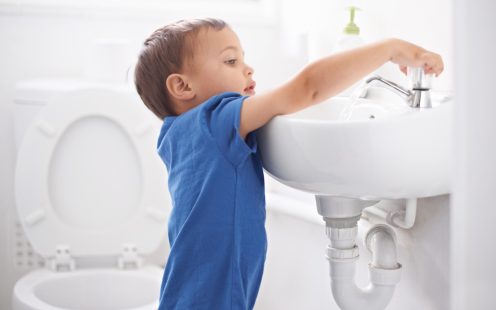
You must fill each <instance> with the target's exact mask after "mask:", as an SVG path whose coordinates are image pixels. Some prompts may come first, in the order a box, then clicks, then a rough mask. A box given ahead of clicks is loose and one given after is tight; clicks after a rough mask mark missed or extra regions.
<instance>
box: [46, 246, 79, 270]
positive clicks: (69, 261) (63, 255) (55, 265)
mask: <svg viewBox="0 0 496 310" xmlns="http://www.w3.org/2000/svg"><path fill="white" fill-rule="evenodd" d="M50 266H51V268H52V270H53V271H72V270H74V268H75V266H76V264H75V262H74V259H73V258H72V256H71V251H70V247H69V246H68V245H65V244H61V245H57V246H56V247H55V257H54V258H53V259H52V261H51V264H50Z"/></svg>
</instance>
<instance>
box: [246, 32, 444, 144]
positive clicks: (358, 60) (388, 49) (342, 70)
mask: <svg viewBox="0 0 496 310" xmlns="http://www.w3.org/2000/svg"><path fill="white" fill-rule="evenodd" d="M387 61H392V62H394V63H397V64H399V65H400V67H401V68H402V70H404V69H403V68H404V67H406V66H412V67H423V68H424V70H425V72H426V73H427V74H429V73H435V74H436V75H439V73H441V72H442V70H443V62H442V60H441V57H440V56H439V55H437V54H434V53H431V52H428V51H426V50H424V49H422V48H420V47H418V46H416V45H413V44H411V43H408V42H405V41H402V40H398V39H389V40H385V41H381V42H377V43H373V44H369V45H366V46H363V47H360V48H357V49H353V50H350V51H346V52H342V53H339V54H335V55H332V56H329V57H326V58H323V59H320V60H318V61H316V62H313V63H311V64H309V65H308V66H306V67H305V68H304V69H303V70H302V71H301V72H300V73H299V74H298V75H296V77H294V78H293V79H291V80H290V81H288V82H286V83H285V84H283V85H281V86H279V87H277V88H275V89H273V90H271V91H268V92H265V93H263V94H261V95H256V96H253V97H250V98H247V99H246V100H245V101H244V103H243V106H242V108H241V121H240V129H239V134H240V136H241V137H242V138H243V139H244V138H245V137H246V135H247V134H248V133H250V132H251V131H253V130H256V129H258V128H260V127H262V126H263V125H265V124H266V123H267V122H268V121H270V120H271V119H272V118H273V117H274V116H276V115H280V114H289V113H293V112H296V111H299V110H301V109H304V108H306V107H308V106H311V105H313V104H316V103H318V102H321V101H324V100H325V99H327V98H329V97H332V96H334V95H336V94H338V93H339V92H341V91H342V90H343V89H346V88H347V87H349V86H351V85H353V83H355V82H356V81H358V80H359V79H360V78H362V77H364V76H366V75H367V74H369V73H370V72H372V71H374V70H375V69H377V68H378V67H380V66H381V65H382V64H384V63H386V62H387Z"/></svg>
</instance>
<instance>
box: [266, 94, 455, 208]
mask: <svg viewBox="0 0 496 310" xmlns="http://www.w3.org/2000/svg"><path fill="white" fill-rule="evenodd" d="M434 98H435V97H434V96H433V103H434V104H437V105H438V106H437V107H435V108H432V109H424V110H422V111H420V112H419V111H418V110H412V109H410V108H409V107H408V106H407V105H406V104H405V103H403V102H402V101H401V99H400V98H399V97H398V99H397V100H391V99H383V100H368V99H361V100H360V101H359V102H358V103H357V104H356V105H355V106H354V108H353V109H351V112H352V113H351V116H350V117H349V119H346V115H343V114H346V111H344V112H343V109H346V107H349V105H350V104H351V99H349V98H344V97H342V98H340V97H335V98H332V99H330V100H328V101H326V102H323V103H320V104H317V105H315V106H312V107H310V108H307V109H305V110H302V111H299V112H297V113H294V114H290V115H283V116H277V117H275V118H274V119H272V120H271V121H270V122H269V123H268V124H267V125H266V126H264V127H263V128H261V129H260V130H259V132H258V134H257V135H258V143H259V147H260V151H261V155H262V161H263V166H264V169H265V170H266V171H267V172H268V173H269V174H270V175H271V176H273V177H274V178H275V179H277V180H279V181H280V182H282V183H284V184H286V185H288V186H290V187H293V188H296V189H299V190H303V191H306V192H309V193H313V194H316V195H325V196H340V197H348V198H359V199H362V200H379V199H397V198H418V197H427V196H436V195H440V194H445V193H448V192H449V189H450V187H449V180H450V167H451V163H450V160H451V157H452V155H451V154H452V152H451V143H452V108H453V107H452V106H453V103H452V101H447V102H443V103H440V101H437V102H436V100H435V99H434ZM347 111H350V110H349V109H348V110H347ZM343 116H345V117H344V119H343Z"/></svg>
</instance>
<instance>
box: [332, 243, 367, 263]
mask: <svg viewBox="0 0 496 310" xmlns="http://www.w3.org/2000/svg"><path fill="white" fill-rule="evenodd" d="M358 256H359V254H358V246H357V245H354V246H353V247H352V248H349V249H336V248H333V247H331V246H328V247H327V259H328V260H329V261H332V262H349V261H355V260H357V259H358Z"/></svg>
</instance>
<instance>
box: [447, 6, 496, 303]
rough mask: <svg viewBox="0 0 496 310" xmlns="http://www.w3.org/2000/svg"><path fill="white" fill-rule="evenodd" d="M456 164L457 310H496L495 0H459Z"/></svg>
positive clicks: (453, 228)
mask: <svg viewBox="0 0 496 310" xmlns="http://www.w3.org/2000/svg"><path fill="white" fill-rule="evenodd" d="M455 3H456V6H455V8H456V10H455V20H456V21H457V23H456V24H455V32H456V34H457V36H456V38H455V39H456V40H455V43H456V45H455V46H456V51H457V53H456V63H457V68H456V69H457V70H456V79H455V86H456V89H457V104H456V124H457V126H456V129H455V130H456V137H457V139H456V146H455V154H456V163H455V167H454V170H455V171H454V179H453V205H452V221H451V240H452V241H451V243H452V251H451V258H452V261H453V264H452V270H451V274H452V283H453V290H452V296H451V297H452V305H453V309H454V310H462V309H495V308H496V299H495V296H494V292H495V291H496V281H495V279H496V268H495V266H494V262H495V261H496V242H495V240H494V236H495V233H494V219H495V218H496V208H495V206H494V204H495V203H494V197H495V195H494V192H495V189H496V122H495V121H494V117H495V115H496V99H495V95H494V84H495V82H496V79H495V78H494V73H495V72H496V59H495V55H496V36H495V35H494V29H496V19H494V17H493V16H492V13H493V12H495V11H496V3H495V2H494V1H484V0H457V1H455Z"/></svg>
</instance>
